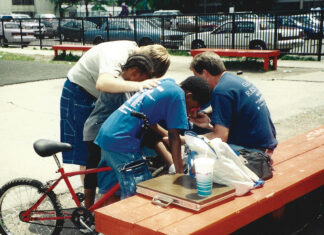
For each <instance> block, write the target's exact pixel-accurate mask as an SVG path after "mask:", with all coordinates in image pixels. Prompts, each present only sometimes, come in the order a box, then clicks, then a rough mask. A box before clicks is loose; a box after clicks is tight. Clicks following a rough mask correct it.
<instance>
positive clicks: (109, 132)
mask: <svg viewBox="0 0 324 235" xmlns="http://www.w3.org/2000/svg"><path fill="white" fill-rule="evenodd" d="M209 99H210V89H209V85H208V83H207V82H206V81H205V80H204V79H202V78H200V77H195V76H191V77H189V78H187V79H186V80H184V81H183V82H182V83H181V84H180V86H179V85H177V84H176V82H175V81H174V80H173V79H169V78H168V79H162V80H161V83H160V84H159V85H158V86H157V87H155V88H153V89H150V90H144V91H142V92H137V93H136V94H135V95H133V96H132V97H131V98H130V99H129V100H127V101H126V102H125V103H124V104H123V105H122V106H121V107H120V108H119V109H117V110H116V111H115V112H114V113H113V114H111V115H110V117H109V118H108V119H107V120H106V121H105V122H104V123H103V125H102V127H101V129H100V131H99V134H98V136H97V138H96V140H95V143H96V144H97V145H99V146H100V148H101V151H102V153H101V161H100V163H99V166H100V167H102V166H110V167H111V168H112V169H113V170H114V172H115V173H116V177H117V180H118V181H119V183H120V187H121V193H122V195H121V198H122V199H124V198H126V197H130V196H132V195H134V194H135V193H136V183H138V182H141V181H144V180H147V179H150V178H151V174H150V172H149V170H148V167H147V166H146V165H145V164H144V165H143V164H138V166H136V164H137V163H138V160H141V159H142V154H141V141H142V138H143V136H142V134H141V133H142V123H143V121H142V120H141V119H139V118H137V117H134V116H132V115H131V111H136V112H141V113H144V114H145V115H146V116H147V118H148V121H149V124H150V125H156V124H157V123H159V122H161V121H162V122H164V123H165V125H166V129H167V130H168V136H169V140H170V141H169V142H170V151H171V155H172V159H173V162H174V165H175V169H176V172H178V173H182V172H183V163H182V158H181V141H180V133H181V131H183V130H187V129H188V119H187V118H188V117H187V115H188V116H189V117H190V116H191V115H196V113H192V112H196V110H197V108H199V107H200V106H201V105H205V104H207V103H208V102H209ZM105 175H106V174H105V173H100V174H98V176H99V178H98V184H99V192H100V193H104V191H105V190H107V189H109V188H110V187H111V186H112V184H113V183H115V182H112V180H111V179H105Z"/></svg>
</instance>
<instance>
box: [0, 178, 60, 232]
mask: <svg viewBox="0 0 324 235" xmlns="http://www.w3.org/2000/svg"><path fill="white" fill-rule="evenodd" d="M45 191H46V187H45V186H44V185H43V184H42V183H41V182H40V181H38V180H32V179H25V178H22V179H15V180H12V181H10V182H8V183H7V184H5V185H4V186H3V187H2V188H1V189H0V232H1V234H12V235H21V234H41V235H49V234H59V233H60V232H61V230H62V226H63V223H64V221H63V220H56V219H48V218H49V217H52V218H54V217H61V216H63V213H62V208H61V205H60V203H59V202H58V201H57V198H56V195H55V193H54V192H53V191H51V192H49V193H48V194H47V195H46V197H45V199H44V200H43V201H42V202H41V204H40V205H39V206H38V207H37V208H36V210H35V211H33V212H32V213H31V215H32V217H37V218H40V220H38V221H29V222H24V221H23V220H22V219H21V218H20V215H21V212H23V211H26V210H28V209H29V208H30V207H31V206H32V205H34V203H35V202H37V201H38V200H39V199H40V197H41V196H42V195H43V194H44V193H45ZM46 217H47V219H48V220H47V219H46ZM43 219H45V220H43Z"/></svg>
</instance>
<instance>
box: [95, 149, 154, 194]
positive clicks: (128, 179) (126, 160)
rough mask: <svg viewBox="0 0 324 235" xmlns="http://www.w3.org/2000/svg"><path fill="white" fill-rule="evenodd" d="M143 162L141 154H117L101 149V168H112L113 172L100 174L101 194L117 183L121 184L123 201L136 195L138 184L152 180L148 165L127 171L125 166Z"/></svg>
mask: <svg viewBox="0 0 324 235" xmlns="http://www.w3.org/2000/svg"><path fill="white" fill-rule="evenodd" d="M141 160H143V158H142V154H141V153H115V152H108V151H105V150H103V149H101V161H100V163H99V167H103V166H110V167H111V168H112V169H113V172H100V173H98V186H99V193H106V192H107V190H109V189H110V188H111V187H112V186H113V185H114V184H115V183H117V181H116V179H117V180H118V182H119V184H120V189H121V199H125V198H127V197H131V196H133V195H135V194H136V183H139V182H142V181H145V180H148V179H151V178H152V175H151V173H150V171H149V169H148V166H147V164H142V165H140V166H139V167H135V168H132V169H128V170H125V166H127V165H129V164H132V163H134V162H136V161H141Z"/></svg>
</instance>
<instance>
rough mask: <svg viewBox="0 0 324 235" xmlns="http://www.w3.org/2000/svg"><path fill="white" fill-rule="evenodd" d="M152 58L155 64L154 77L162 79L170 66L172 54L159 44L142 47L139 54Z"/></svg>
mask: <svg viewBox="0 0 324 235" xmlns="http://www.w3.org/2000/svg"><path fill="white" fill-rule="evenodd" d="M138 53H141V54H143V55H146V56H147V57H149V58H150V60H151V61H152V63H153V68H154V71H153V74H152V75H153V77H157V78H159V77H162V76H163V75H164V74H165V73H166V71H167V70H168V68H169V66H170V54H169V52H168V50H167V49H166V48H165V47H164V46H162V45H159V44H153V45H147V46H141V47H140V48H139V52H138Z"/></svg>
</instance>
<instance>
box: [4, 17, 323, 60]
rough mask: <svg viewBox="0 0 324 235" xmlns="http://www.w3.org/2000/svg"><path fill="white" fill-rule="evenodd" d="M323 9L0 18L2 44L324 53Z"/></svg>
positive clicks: (318, 54)
mask: <svg viewBox="0 0 324 235" xmlns="http://www.w3.org/2000/svg"><path fill="white" fill-rule="evenodd" d="M323 21H324V11H307V12H305V11H303V12H301V11H295V12H271V13H269V12H267V13H233V14H210V15H176V16H175V15H173V16H171V15H170V16H169V15H167V16H166V15H163V16H156V15H143V16H129V17H88V18H86V17H82V18H58V19H31V20H30V19H29V20H24V19H18V20H13V21H6V20H4V19H2V20H1V22H0V39H1V41H0V44H1V45H2V46H8V45H20V46H21V47H23V46H27V45H30V46H39V47H50V46H52V45H58V44H83V45H86V44H87V45H88V44H90V45H91V44H98V43H101V42H104V41H114V40H134V41H136V42H137V43H138V44H139V45H146V44H151V43H159V44H162V45H164V46H165V47H167V48H172V49H175V50H184V51H189V50H190V49H195V48H201V47H207V48H233V49H279V50H280V51H281V54H292V55H312V56H317V58H318V60H321V56H322V55H324V49H323V43H324V40H323V36H324V26H323Z"/></svg>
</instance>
